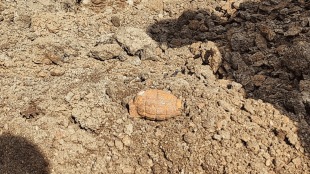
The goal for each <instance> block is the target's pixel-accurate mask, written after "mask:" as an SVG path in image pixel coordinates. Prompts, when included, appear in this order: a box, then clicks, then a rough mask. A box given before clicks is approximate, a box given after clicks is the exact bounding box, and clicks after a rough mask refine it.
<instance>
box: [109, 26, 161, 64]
mask: <svg viewBox="0 0 310 174" xmlns="http://www.w3.org/2000/svg"><path fill="white" fill-rule="evenodd" d="M114 37H115V39H116V40H117V41H118V42H119V43H120V44H121V46H122V47H123V48H124V49H125V50H126V51H127V53H128V54H129V55H139V54H140V52H141V51H143V50H144V51H145V50H146V49H151V50H153V49H154V50H155V48H156V47H157V44H156V43H155V41H153V39H152V38H151V37H150V36H149V35H147V34H146V32H145V31H144V30H142V29H139V28H133V27H121V28H119V29H118V30H117V32H116V33H115V35H114ZM144 56H147V57H141V59H148V58H151V57H153V56H155V55H144Z"/></svg>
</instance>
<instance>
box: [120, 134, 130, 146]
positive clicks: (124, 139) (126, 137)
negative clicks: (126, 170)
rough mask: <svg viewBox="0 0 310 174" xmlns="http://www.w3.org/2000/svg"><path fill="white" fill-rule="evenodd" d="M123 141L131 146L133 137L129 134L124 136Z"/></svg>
mask: <svg viewBox="0 0 310 174" xmlns="http://www.w3.org/2000/svg"><path fill="white" fill-rule="evenodd" d="M122 142H123V144H124V145H125V146H130V144H131V139H130V137H129V136H128V135H126V136H124V138H123V139H122Z"/></svg>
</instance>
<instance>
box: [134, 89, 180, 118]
mask: <svg viewBox="0 0 310 174" xmlns="http://www.w3.org/2000/svg"><path fill="white" fill-rule="evenodd" d="M181 108H182V103H181V100H180V99H178V98H177V97H176V96H174V95H172V94H170V93H169V92H166V91H163V90H157V89H150V90H146V91H141V92H139V93H138V95H137V96H136V97H135V98H134V100H132V101H131V102H130V103H129V111H130V115H131V116H132V117H146V118H148V119H152V120H165V119H168V118H171V117H174V116H178V115H181Z"/></svg>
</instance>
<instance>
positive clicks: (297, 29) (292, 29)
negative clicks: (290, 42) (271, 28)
mask: <svg viewBox="0 0 310 174" xmlns="http://www.w3.org/2000/svg"><path fill="white" fill-rule="evenodd" d="M301 31H302V27H299V26H291V27H290V28H289V29H288V30H287V31H286V32H285V33H284V36H296V35H297V34H299V33H300V32H301Z"/></svg>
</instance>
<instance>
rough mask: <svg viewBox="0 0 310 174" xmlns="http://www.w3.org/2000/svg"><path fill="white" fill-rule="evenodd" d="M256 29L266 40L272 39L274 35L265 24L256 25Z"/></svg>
mask: <svg viewBox="0 0 310 174" xmlns="http://www.w3.org/2000/svg"><path fill="white" fill-rule="evenodd" d="M258 29H259V30H260V32H261V33H262V34H263V35H264V36H265V38H266V39H267V40H268V41H272V40H273V39H274V38H275V36H276V33H275V32H274V31H273V30H272V29H271V27H269V26H267V25H264V24H261V25H259V26H258Z"/></svg>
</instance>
